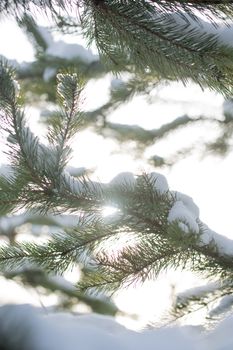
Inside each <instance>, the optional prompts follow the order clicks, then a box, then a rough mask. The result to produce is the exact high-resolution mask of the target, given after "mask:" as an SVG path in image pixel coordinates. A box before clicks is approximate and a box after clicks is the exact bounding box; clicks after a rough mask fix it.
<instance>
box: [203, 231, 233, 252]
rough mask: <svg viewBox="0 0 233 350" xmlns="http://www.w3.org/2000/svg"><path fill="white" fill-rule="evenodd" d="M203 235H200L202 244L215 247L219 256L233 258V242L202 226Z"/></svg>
mask: <svg viewBox="0 0 233 350" xmlns="http://www.w3.org/2000/svg"><path fill="white" fill-rule="evenodd" d="M203 230H204V233H203V234H202V235H201V243H202V244H210V243H212V244H213V245H216V248H217V250H218V252H219V254H220V255H229V256H233V240H231V239H229V238H227V237H225V236H222V235H220V234H218V233H217V232H215V231H213V230H211V229H210V228H209V227H208V226H207V225H205V224H203Z"/></svg>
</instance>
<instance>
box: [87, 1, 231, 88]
mask: <svg viewBox="0 0 233 350" xmlns="http://www.w3.org/2000/svg"><path fill="white" fill-rule="evenodd" d="M88 11H89V12H88ZM139 14H140V15H139ZM85 16H86V18H85V17H84V21H83V26H84V28H83V30H84V32H85V34H86V36H87V37H88V38H89V39H90V40H93V39H94V38H95V40H96V42H97V45H98V48H99V50H100V51H102V52H103V53H105V56H106V55H107V56H109V57H110V59H111V60H114V61H116V62H117V65H118V66H119V67H127V65H132V64H134V65H135V66H136V67H137V68H138V69H139V70H140V69H141V70H142V71H145V68H146V69H148V68H149V69H150V70H151V71H152V72H156V74H157V75H159V76H160V77H162V78H165V79H170V78H175V79H181V80H182V81H183V82H184V83H185V82H186V81H187V79H188V78H191V79H193V80H194V81H195V82H197V83H198V84H199V85H201V86H205V85H207V86H209V87H210V88H213V89H217V90H219V91H222V92H223V91H225V93H229V91H230V79H231V78H230V76H231V74H232V73H231V71H232V65H231V56H232V50H231V49H229V48H227V47H226V46H223V45H221V44H220V43H219V42H218V41H217V37H216V36H214V35H212V34H207V33H205V32H203V31H202V30H201V29H199V28H198V27H197V28H189V27H188V26H187V24H185V25H183V26H182V25H181V24H180V23H179V24H178V23H177V22H176V21H175V20H174V19H173V18H171V17H170V16H165V15H163V16H158V14H157V15H156V12H155V8H154V7H153V6H152V7H149V6H147V7H145V3H144V2H142V1H138V2H137V3H134V5H133V6H132V4H129V5H127V4H124V5H123V4H120V3H118V2H117V1H112V2H111V3H109V2H105V1H104V2H101V3H100V4H98V5H97V6H94V5H93V8H92V10H91V9H87V11H86V14H85ZM93 16H94V18H95V19H94V20H93V23H92V24H91V26H92V27H93V29H91V28H90V24H89V27H88V21H89V22H90V21H91V20H92V18H93ZM126 23H128V24H127V26H126ZM96 33H97V34H96ZM96 35H97V37H96ZM143 38H144V39H143ZM145 38H146V40H145ZM207 53H208V61H207V60H206V57H207V56H206V55H207ZM126 62H128V63H126ZM119 67H118V69H119ZM224 71H227V72H228V73H229V75H228V77H227V76H226V75H225V73H224ZM200 72H202V73H201V74H200Z"/></svg>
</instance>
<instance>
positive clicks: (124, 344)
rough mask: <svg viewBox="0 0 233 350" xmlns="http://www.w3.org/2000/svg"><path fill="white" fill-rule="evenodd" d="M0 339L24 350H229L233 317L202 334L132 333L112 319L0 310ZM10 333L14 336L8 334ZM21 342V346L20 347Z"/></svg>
mask: <svg viewBox="0 0 233 350" xmlns="http://www.w3.org/2000/svg"><path fill="white" fill-rule="evenodd" d="M0 324H1V327H0V339H4V341H5V342H6V344H5V343H4V346H6V347H9V348H11V347H12V348H15V345H16V344H17V346H18V347H20V346H23V348H24V349H25V350H29V349H32V348H33V349H35V350H55V349H56V350H64V349H66V350H77V349H82V350H109V349H111V350H119V349H121V350H141V349H145V350H155V349H166V350H187V349H189V350H200V349H203V350H204V349H211V350H223V349H224V350H232V348H233V338H232V327H233V317H232V316H231V317H228V318H227V319H226V320H224V321H223V322H221V323H220V325H219V326H218V327H217V328H216V329H214V330H212V331H209V332H206V333H203V332H202V331H201V329H200V327H193V326H186V327H179V326H174V327H167V328H161V329H158V328H155V329H150V330H144V331H141V332H135V331H131V330H128V329H126V328H125V327H123V326H121V325H119V324H118V323H117V322H116V321H115V320H114V318H112V317H109V316H100V315H95V314H91V315H85V316H82V315H71V314H68V313H50V314H48V315H45V314H43V313H42V310H40V309H36V308H32V307H29V306H27V305H21V306H14V305H7V306H3V307H1V308H0ZM12 329H13V330H14V332H13V333H12ZM21 342H23V344H21Z"/></svg>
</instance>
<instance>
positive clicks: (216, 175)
mask: <svg viewBox="0 0 233 350" xmlns="http://www.w3.org/2000/svg"><path fill="white" fill-rule="evenodd" d="M0 54H3V55H5V56H6V57H8V58H10V59H16V60H18V61H19V62H22V61H31V60H33V49H32V47H31V45H30V43H29V42H28V40H27V39H26V36H25V35H24V34H23V33H22V31H20V30H19V29H18V27H17V26H16V25H15V24H14V23H12V22H10V21H2V22H0ZM103 83H104V84H107V83H106V81H105V82H103V81H102V84H103ZM96 84H97V85H96V86H92V87H90V88H89V90H88V91H87V96H88V98H89V99H92V100H93V101H95V100H97V99H99V96H100V94H99V91H100V90H99V89H100V86H98V84H101V82H98V83H96ZM102 88H103V86H101V89H102ZM103 90H104V88H103ZM102 95H103V94H102ZM159 95H160V101H159V102H157V103H155V104H153V105H150V106H148V105H147V104H146V102H145V100H143V99H142V98H141V97H138V98H137V99H135V100H134V103H131V104H129V105H127V106H125V107H124V108H122V109H121V110H120V111H117V112H115V113H114V114H113V115H112V120H114V121H118V122H122V123H132V124H135V123H137V122H139V123H140V124H141V125H142V126H143V127H145V128H150V127H151V122H152V121H153V127H157V126H159V125H161V123H162V122H163V121H164V120H165V118H166V120H169V118H170V119H171V118H174V117H175V116H179V115H183V114H184V113H189V115H190V114H191V115H198V114H202V113H204V114H205V113H207V114H208V115H215V116H216V115H219V114H220V113H221V108H222V102H223V98H222V97H221V96H220V95H217V94H215V93H213V92H205V93H203V92H202V91H201V90H200V89H199V88H198V87H196V86H191V85H190V86H189V87H188V88H184V87H183V86H181V84H179V83H176V84H173V86H172V87H167V88H163V89H161V90H160V91H159ZM90 96H91V97H90ZM171 96H172V102H169V103H168V102H167V99H168V100H171ZM161 98H163V99H164V101H163V102H162V101H161ZM34 112H36V111H34ZM142 115H143V116H145V115H147V116H146V117H143V118H142ZM149 116H151V117H149ZM36 119H37V118H35V119H34V120H36ZM32 127H34V128H35V129H36V128H37V126H36V124H35V123H34V126H33V125H32ZM214 132H215V130H205V131H204V132H203V131H202V132H201V131H200V129H199V128H193V133H196V134H198V135H199V136H200V138H205V137H208V133H214ZM194 136H195V135H194ZM90 138H91V140H92V141H91V142H90ZM185 139H187V141H189V139H190V135H188V137H187V135H186V134H185V132H184V134H182V143H183V142H184V141H185ZM179 142H180V136H179V138H173V137H171V138H170V142H169V143H167V142H166V143H165V142H163V141H161V142H160V143H158V144H156V146H155V147H154V150H152V149H151V150H150V151H151V152H152V151H153V152H154V154H155V153H156V152H157V153H158V154H166V152H167V150H168V148H170V149H173V148H174V149H175V148H177V146H178V143H179ZM83 145H85V146H83ZM114 147H115V144H114V142H113V141H112V140H107V141H106V140H104V139H103V138H101V137H100V136H98V135H95V136H93V134H91V133H90V132H89V131H87V132H86V133H85V134H80V136H79V137H78V138H77V141H76V148H77V150H79V149H82V150H83V149H85V150H86V151H85V153H84V152H76V153H75V154H74V158H73V160H72V165H74V166H77V167H79V166H87V167H89V166H90V167H93V166H96V165H98V170H97V173H96V176H98V177H99V179H101V180H103V181H109V180H110V179H111V178H112V177H113V176H114V175H116V174H117V173H118V172H120V171H133V172H136V173H138V172H139V171H140V170H148V171H151V170H152V168H151V167H150V166H146V167H145V163H144V162H143V160H140V159H138V160H136V161H135V160H132V158H131V157H130V154H125V156H122V155H121V156H119V155H117V154H115V155H111V156H110V155H109V153H110V151H111V150H113V149H114ZM97 148H98V150H97ZM93 150H95V151H94V152H93ZM153 152H152V154H153ZM232 158H233V155H232V154H230V155H229V156H227V157H226V158H224V159H220V158H217V157H212V156H209V157H206V158H204V159H203V160H201V159H200V158H198V157H197V156H193V157H189V158H187V159H184V160H183V161H180V162H178V163H177V164H176V165H175V166H174V167H173V168H172V169H169V170H161V172H162V173H164V174H165V175H166V176H167V178H168V182H169V185H170V188H171V189H173V190H178V191H180V192H183V193H186V194H188V195H190V196H191V197H193V199H194V201H195V202H196V203H197V205H198V206H199V207H200V212H201V219H202V220H203V221H204V222H205V223H206V224H207V225H208V226H210V227H211V228H212V229H213V230H215V231H217V232H218V233H220V234H223V235H228V236H232V237H233V223H232V219H231V215H232V213H231V212H232V198H233V190H232V164H233V163H232V161H233V159H232ZM0 162H1V160H0ZM156 171H157V170H156ZM163 283H164V284H165V285H166V288H165V289H166V293H167V295H169V293H170V289H169V285H170V286H171V284H172V278H171V279H169V280H167V281H163ZM156 290H158V289H156V287H155V285H153V287H152V286H151V285H150V283H149V284H148V285H146V286H145V287H144V293H146V294H143V298H141V297H140V293H141V292H133V294H131V299H132V300H135V302H136V304H134V310H135V305H136V312H137V311H138V312H142V311H143V310H144V311H145V310H146V312H147V314H150V313H151V308H150V305H151V304H150V303H149V304H148V303H147V300H148V299H149V300H151V298H153V296H154V300H155V304H156V303H157V306H156V307H157V309H158V306H159V304H161V301H160V300H159V296H158V295H157V296H156V293H157V292H156ZM166 293H165V294H166ZM145 295H146V297H145ZM0 298H2V294H1V293H0ZM139 299H140V303H138V302H137V301H138V300H139ZM132 300H131V301H132ZM156 300H157V301H156ZM118 301H119V304H120V305H123V306H124V307H127V305H128V308H129V311H131V312H132V309H131V303H129V299H127V298H126V297H125V295H124V294H121V296H119V298H118ZM158 301H159V303H158ZM126 304H127V305H126ZM147 316H148V315H147Z"/></svg>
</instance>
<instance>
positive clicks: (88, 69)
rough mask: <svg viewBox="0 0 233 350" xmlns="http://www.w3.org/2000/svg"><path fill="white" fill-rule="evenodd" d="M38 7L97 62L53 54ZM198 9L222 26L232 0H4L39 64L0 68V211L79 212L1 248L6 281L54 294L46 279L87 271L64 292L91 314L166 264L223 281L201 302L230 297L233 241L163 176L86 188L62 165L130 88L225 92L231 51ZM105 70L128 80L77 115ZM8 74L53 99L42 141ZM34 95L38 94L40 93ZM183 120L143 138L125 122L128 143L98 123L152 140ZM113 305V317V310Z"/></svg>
mask: <svg viewBox="0 0 233 350" xmlns="http://www.w3.org/2000/svg"><path fill="white" fill-rule="evenodd" d="M34 6H35V8H36V9H37V8H38V10H40V11H46V12H48V11H51V13H52V15H53V17H54V19H55V20H56V21H57V25H58V26H59V27H60V29H62V30H64V31H74V30H77V27H79V28H81V30H82V33H83V35H84V36H85V37H86V39H87V40H88V41H89V42H90V43H91V42H93V41H95V43H96V45H97V48H98V50H99V52H100V55H101V60H99V59H98V60H96V62H95V64H94V65H92V64H87V63H85V62H80V61H79V62H77V61H74V62H72V64H71V62H64V60H63V61H62V62H61V61H59V60H57V61H56V60H55V61H54V60H53V59H51V58H49V57H48V55H46V50H47V42H46V40H45V39H44V37H43V35H41V33H40V31H38V28H37V26H36V24H35V21H34V20H33V19H32V17H30V16H29V13H30V12H32V13H33V11H34V10H35V8H34ZM74 7H76V8H77V9H78V10H79V13H78V16H77V18H73V17H71V15H70V13H69V11H70V10H72V9H74ZM32 8H33V9H32ZM196 10H201V11H202V13H203V14H204V15H205V16H207V17H208V18H209V17H211V16H213V17H211V19H212V21H213V26H214V25H216V26H217V22H216V21H217V18H220V19H222V20H225V21H227V20H228V19H230V18H231V17H232V14H233V5H232V1H211V0H209V1H193V2H192V1H174V2H173V1H172V2H171V1H156V2H155V1H149V0H148V1H143V0H141V1H119V0H113V1H107V0H102V1H94V0H83V1H80V2H78V4H76V2H73V1H66V2H60V1H51V0H48V1H22V2H19V1H4V2H2V3H1V7H0V11H1V12H2V14H3V15H5V14H8V13H12V12H13V11H15V12H16V13H17V16H18V21H19V23H20V25H21V26H23V27H25V28H27V31H28V32H30V33H31V35H32V38H33V40H34V41H35V45H36V46H37V58H38V60H37V62H36V63H35V64H32V65H31V66H30V67H27V69H26V70H23V69H22V68H21V67H16V72H15V71H14V70H13V69H12V68H11V67H10V65H9V64H8V63H6V62H5V61H4V60H2V61H1V66H0V75H1V81H0V108H1V120H2V121H1V128H2V130H3V132H4V134H5V135H7V144H8V156H9V160H10V162H11V173H10V175H9V174H8V175H5V176H4V175H2V176H1V177H0V198H1V201H0V213H1V215H5V214H12V213H15V212H17V211H18V210H19V209H24V210H30V215H29V218H28V221H30V220H32V221H33V219H32V217H33V215H37V214H38V213H39V214H40V215H43V219H44V220H55V219H54V217H53V216H54V215H55V216H56V215H58V214H61V213H66V214H69V215H70V214H75V215H76V221H77V222H76V225H75V227H72V228H65V229H64V228H62V230H58V231H57V233H56V234H55V235H53V236H52V237H51V238H50V239H49V240H48V241H47V242H46V243H43V244H36V243H31V242H30V243H16V242H13V244H11V245H1V247H0V270H1V272H2V273H4V274H5V275H6V276H8V277H10V278H14V277H15V276H16V275H17V276H18V275H19V274H23V276H24V278H25V279H26V281H27V282H28V281H30V283H31V284H36V283H39V284H41V285H46V287H47V288H48V289H50V290H54V289H59V286H58V285H56V284H55V283H54V282H52V281H51V280H50V279H49V276H48V275H47V274H46V273H47V272H49V273H51V272H53V273H63V272H64V271H66V270H67V269H68V268H70V267H72V266H74V265H80V266H83V278H82V279H81V280H80V282H79V283H78V285H77V291H75V292H73V293H71V294H72V295H71V296H72V297H74V298H76V299H78V300H81V301H84V302H86V303H87V304H88V305H90V306H91V307H92V308H93V310H95V311H96V310H98V307H101V308H102V307H106V305H107V307H108V306H109V304H108V303H104V302H101V301H100V300H96V299H93V298H92V297H90V296H89V295H88V296H87V295H86V294H84V293H85V292H87V291H94V292H96V291H104V292H108V293H112V292H113V291H116V290H117V289H119V288H121V287H123V286H127V285H130V284H134V283H137V282H138V281H140V282H141V281H145V280H146V279H147V278H156V277H157V276H158V274H159V273H160V272H161V271H163V270H166V269H168V268H171V267H172V268H182V269H185V268H187V269H190V270H192V271H196V272H199V273H201V274H203V275H204V276H206V277H210V278H211V277H214V278H216V277H218V280H219V284H218V285H217V286H216V288H214V289H213V288H212V289H211V288H210V289H208V288H207V290H206V291H205V292H204V293H203V295H201V296H200V297H199V298H198V302H200V303H201V302H203V299H205V298H206V295H207V296H208V297H210V299H211V298H213V296H214V298H215V297H216V295H217V297H222V296H223V295H227V294H229V293H231V288H232V272H233V269H232V249H231V247H232V241H230V240H228V239H226V238H224V237H221V236H220V235H218V234H216V233H214V232H213V231H211V230H209V229H208V227H207V226H206V225H204V224H203V223H202V222H201V221H200V219H199V212H198V208H197V207H196V205H195V204H194V203H193V202H192V200H191V199H190V198H189V197H188V196H185V195H182V194H180V193H175V192H172V191H171V190H170V189H169V187H168V185H167V182H166V179H165V178H164V177H163V176H161V175H159V174H157V173H150V174H139V175H133V174H131V173H123V174H119V175H117V176H116V177H115V178H114V179H113V180H112V181H111V182H110V183H108V184H104V183H101V182H94V181H91V180H90V179H89V177H88V176H87V175H85V174H82V175H81V176H78V178H75V177H73V176H72V175H70V174H69V173H68V172H67V170H66V166H67V163H68V160H69V157H70V156H71V153H72V148H71V143H72V138H73V137H74V135H76V134H77V133H78V131H79V129H80V128H82V127H85V126H86V125H88V123H89V121H90V120H92V122H93V120H94V121H95V120H96V119H95V118H96V115H101V114H102V116H103V119H104V118H105V114H108V113H109V111H110V110H111V108H116V107H117V106H119V104H120V103H122V102H124V101H125V100H127V99H129V98H130V97H131V96H132V95H134V94H135V93H136V92H139V93H140V92H143V93H147V92H148V91H150V90H151V89H152V88H153V87H154V86H155V85H156V84H158V82H160V81H162V80H168V81H174V80H181V81H182V82H183V83H184V84H185V83H186V82H187V81H188V80H189V79H191V80H192V81H193V82H195V83H197V84H199V85H200V86H201V87H203V88H204V87H208V88H210V89H213V90H215V91H218V92H220V93H222V94H223V95H224V96H227V97H230V96H231V94H232V48H231V47H228V46H227V45H224V44H223V43H221V41H220V40H219V39H218V37H217V36H216V35H213V34H209V33H208V32H205V31H204V29H203V28H202V27H201V25H200V23H199V19H198V17H197V15H196V12H195V11H196ZM67 13H68V14H67ZM194 24H195V26H194ZM38 62H39V64H38ZM103 62H104V63H103ZM61 63H62V66H63V67H62V69H61V67H60V65H61ZM92 63H93V62H92ZM48 66H49V67H50V68H53V69H54V72H55V74H56V73H58V74H57V75H56V85H57V88H56V93H55V92H53V91H51V85H49V84H48V86H49V88H48V86H47V87H46V85H47V84H45V83H43V82H42V80H43V79H42V76H43V74H44V71H45V68H47V67H48ZM59 71H60V73H59ZM110 71H114V72H116V73H128V74H129V75H130V79H129V80H128V81H127V83H126V84H125V85H123V86H120V88H119V89H117V91H112V95H111V98H110V101H109V103H108V104H106V105H104V106H102V107H101V108H100V109H99V110H97V111H94V112H93V111H92V112H90V113H84V111H82V108H81V103H80V100H81V96H82V91H83V90H84V89H85V84H86V81H87V80H88V77H93V76H99V75H102V74H107V73H108V72H110ZM15 74H17V76H18V78H19V79H20V80H21V81H22V85H23V92H25V91H26V89H27V87H28V86H31V85H30V84H31V81H30V77H31V76H33V77H34V78H35V77H36V74H38V76H37V77H39V79H40V80H41V84H44V86H43V88H45V89H47V91H48V92H49V95H48V98H49V100H50V101H53V102H55V101H56V106H57V108H56V110H55V111H53V112H52V113H51V114H50V118H49V119H48V122H47V124H48V131H47V135H46V143H42V142H41V141H40V140H39V138H38V137H37V136H35V135H34V134H33V133H32V131H31V130H30V128H29V126H28V125H27V122H26V118H25V112H24V103H25V101H26V102H27V98H26V97H24V94H23V93H21V92H20V90H19V86H18V83H17V82H16V76H15ZM55 74H54V75H55ZM26 78H29V82H28V80H27V79H26ZM53 79H55V77H54V76H53ZM51 81H52V80H51ZM38 86H39V85H37V87H38ZM35 90H36V89H35ZM39 93H40V92H38V90H37V91H35V96H37V95H38V94H39ZM35 96H34V97H35ZM189 122H192V121H191V120H190V118H189V117H186V118H183V119H179V120H176V121H175V122H174V123H173V124H172V125H169V124H167V125H166V126H165V127H163V129H161V130H154V131H153V132H150V133H146V131H144V130H142V129H136V130H135V128H134V130H133V133H132V134H130V130H128V129H126V128H125V127H124V131H123V132H124V133H125V136H124V135H123V132H122V131H121V130H120V126H119V125H110V123H108V122H106V120H105V119H104V121H103V124H104V126H105V127H106V126H108V127H109V128H111V129H113V130H114V131H115V132H116V134H117V135H120V137H126V138H130V137H131V138H136V139H140V141H142V142H143V143H148V142H150V141H153V140H154V139H155V138H158V137H162V136H163V135H164V134H166V133H168V132H169V131H170V130H174V129H175V128H176V127H178V126H181V125H182V124H187V123H189ZM226 124H227V123H226ZM122 135H123V136H122ZM131 135H132V136H131ZM161 135H162V136H161ZM229 135H231V133H230V131H229ZM104 206H111V207H113V208H114V209H115V214H113V215H112V216H108V217H107V218H105V217H103V215H102V208H103V207H104ZM35 213H36V214H35ZM51 215H53V216H52V218H51V217H50V216H51ZM53 222H54V221H53ZM57 226H58V225H57ZM226 247H227V249H226ZM28 266H30V271H31V270H32V271H37V273H38V276H39V277H38V279H39V282H38V279H37V281H36V282H35V281H34V280H33V279H32V278H31V275H30V273H28V271H27V268H28ZM38 268H40V269H41V270H40V269H39V272H38ZM19 269H20V271H19V272H18V270H19ZM60 290H61V288H60ZM66 293H68V292H67V291H66ZM190 301H191V302H192V296H191V297H190V298H186V299H185V298H183V299H182V298H180V299H179V298H178V302H177V304H176V315H177V314H178V313H179V312H181V313H182V312H183V311H184V310H187V309H188V306H189V302H190ZM195 301H196V300H195ZM111 306H112V305H110V306H109V308H110V311H109V309H107V310H108V312H109V313H114V312H116V309H115V308H114V307H113V306H112V307H113V309H112V308H111Z"/></svg>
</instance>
